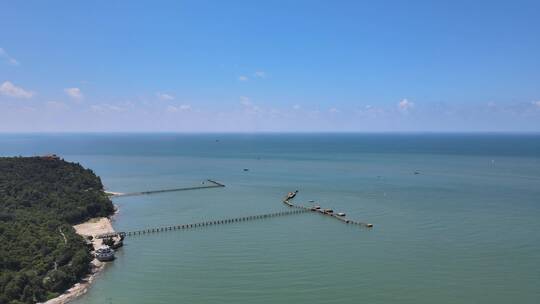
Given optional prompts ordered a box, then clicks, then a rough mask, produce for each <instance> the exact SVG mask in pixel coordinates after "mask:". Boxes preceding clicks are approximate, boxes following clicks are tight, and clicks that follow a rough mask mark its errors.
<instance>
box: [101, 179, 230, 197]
mask: <svg viewBox="0 0 540 304" xmlns="http://www.w3.org/2000/svg"><path fill="white" fill-rule="evenodd" d="M206 182H208V183H209V184H204V182H203V185H202V186H195V187H184V188H173V189H161V190H150V191H141V192H129V193H113V194H110V196H111V197H124V196H137V195H149V194H157V193H165V192H176V191H189V190H200V189H210V188H222V187H225V185H224V184H222V183H218V182H216V181H215V180H212V179H207V180H206Z"/></svg>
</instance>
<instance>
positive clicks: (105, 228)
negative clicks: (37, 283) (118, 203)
mask: <svg viewBox="0 0 540 304" xmlns="http://www.w3.org/2000/svg"><path fill="white" fill-rule="evenodd" d="M115 209H116V210H115V213H114V214H113V215H112V216H111V218H108V217H98V218H92V219H89V220H88V221H86V222H84V223H81V224H78V225H74V226H73V228H74V229H75V231H76V232H77V234H79V235H81V236H83V237H84V238H85V239H86V237H87V236H92V237H95V236H96V235H98V234H102V233H110V232H115V231H114V228H113V226H112V217H113V216H115V215H116V214H117V213H118V209H117V208H115ZM101 242H102V240H100V239H96V238H93V239H92V245H93V246H94V250H96V249H97V248H99V246H101ZM106 265H107V263H106V262H100V261H98V260H97V259H96V258H94V259H93V260H92V261H91V262H90V272H89V273H88V274H87V275H86V276H84V277H83V278H81V280H80V281H79V282H77V283H75V285H73V286H72V287H70V288H69V289H68V290H66V291H64V292H63V293H62V294H61V295H59V296H58V297H56V298H52V299H50V300H48V301H46V302H43V304H65V303H68V302H71V301H73V300H75V299H76V298H78V297H80V296H82V295H84V294H85V293H86V292H87V291H88V289H89V288H90V287H91V285H92V283H93V282H94V280H95V279H96V277H97V276H98V275H99V274H100V273H101V272H102V271H103V269H105V266H106Z"/></svg>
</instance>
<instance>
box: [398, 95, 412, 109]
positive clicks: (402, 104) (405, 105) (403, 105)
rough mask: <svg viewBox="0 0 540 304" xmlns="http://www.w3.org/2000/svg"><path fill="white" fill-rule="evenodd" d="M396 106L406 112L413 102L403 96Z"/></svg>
mask: <svg viewBox="0 0 540 304" xmlns="http://www.w3.org/2000/svg"><path fill="white" fill-rule="evenodd" d="M398 107H399V109H400V110H402V111H405V112H406V111H407V110H409V109H411V108H413V107H414V103H412V102H410V101H408V100H407V98H405V99H403V100H401V101H400V102H399V103H398Z"/></svg>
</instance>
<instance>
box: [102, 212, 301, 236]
mask: <svg viewBox="0 0 540 304" xmlns="http://www.w3.org/2000/svg"><path fill="white" fill-rule="evenodd" d="M308 211H309V210H303V209H295V210H288V211H280V212H274V213H266V214H258V215H248V216H242V217H234V218H226V219H220V220H211V221H203V222H196V223H191V224H183V225H172V226H161V227H154V228H146V229H142V230H135V231H125V232H124V231H122V232H112V233H104V234H99V235H96V236H95V238H97V239H105V238H110V237H118V236H123V237H126V236H135V235H143V234H150V233H157V232H166V231H173V230H186V229H191V228H197V227H207V226H215V225H224V224H232V223H238V222H246V221H253V220H261V219H267V218H273V217H278V216H285V215H293V214H300V213H307V212H308Z"/></svg>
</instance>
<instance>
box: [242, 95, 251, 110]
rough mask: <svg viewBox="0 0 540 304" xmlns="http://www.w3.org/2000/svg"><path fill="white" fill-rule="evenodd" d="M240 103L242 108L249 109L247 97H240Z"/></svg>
mask: <svg viewBox="0 0 540 304" xmlns="http://www.w3.org/2000/svg"><path fill="white" fill-rule="evenodd" d="M240 103H241V104H242V105H243V106H244V107H249V106H251V100H249V97H246V96H240Z"/></svg>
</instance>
